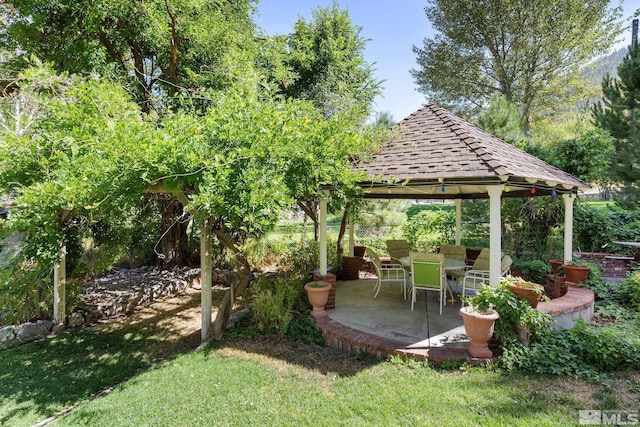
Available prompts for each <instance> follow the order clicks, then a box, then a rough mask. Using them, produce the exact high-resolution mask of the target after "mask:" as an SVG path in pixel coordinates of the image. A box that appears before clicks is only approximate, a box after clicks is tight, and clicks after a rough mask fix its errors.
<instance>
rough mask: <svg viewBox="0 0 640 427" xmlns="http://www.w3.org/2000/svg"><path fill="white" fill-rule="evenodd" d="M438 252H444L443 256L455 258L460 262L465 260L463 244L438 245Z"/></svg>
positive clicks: (465, 254) (465, 249) (465, 248)
mask: <svg viewBox="0 0 640 427" xmlns="http://www.w3.org/2000/svg"><path fill="white" fill-rule="evenodd" d="M440 253H441V254H444V256H445V258H449V259H456V260H458V261H462V262H465V261H466V260H467V247H466V246H463V245H450V244H444V245H440Z"/></svg>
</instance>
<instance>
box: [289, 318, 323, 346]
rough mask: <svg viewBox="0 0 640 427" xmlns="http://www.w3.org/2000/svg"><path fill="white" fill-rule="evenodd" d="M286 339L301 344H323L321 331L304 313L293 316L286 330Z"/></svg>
mask: <svg viewBox="0 0 640 427" xmlns="http://www.w3.org/2000/svg"><path fill="white" fill-rule="evenodd" d="M287 337H288V338H289V339H290V340H291V341H295V342H297V343H301V344H318V345H322V344H324V336H323V335H322V330H321V329H320V328H318V327H317V326H316V322H315V321H313V320H311V318H310V317H309V316H308V315H307V314H306V313H304V314H297V315H294V316H293V318H292V319H291V323H290V324H289V329H288V330H287Z"/></svg>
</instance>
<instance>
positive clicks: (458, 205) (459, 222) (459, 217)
mask: <svg viewBox="0 0 640 427" xmlns="http://www.w3.org/2000/svg"><path fill="white" fill-rule="evenodd" d="M455 204H456V245H459V244H460V235H461V231H462V200H461V199H456V200H455Z"/></svg>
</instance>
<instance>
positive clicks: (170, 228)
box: [158, 198, 190, 268]
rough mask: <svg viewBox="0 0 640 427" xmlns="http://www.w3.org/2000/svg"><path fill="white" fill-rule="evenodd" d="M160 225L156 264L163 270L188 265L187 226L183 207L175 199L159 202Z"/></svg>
mask: <svg viewBox="0 0 640 427" xmlns="http://www.w3.org/2000/svg"><path fill="white" fill-rule="evenodd" d="M160 205H161V207H162V223H161V225H160V226H161V232H162V236H161V238H160V256H159V260H158V263H159V265H160V266H161V267H163V268H171V267H176V266H185V265H190V258H189V250H188V247H187V226H188V225H189V222H188V221H187V218H186V216H185V215H184V206H182V203H180V202H179V201H177V200H175V199H173V198H172V199H168V200H163V199H161V200H160Z"/></svg>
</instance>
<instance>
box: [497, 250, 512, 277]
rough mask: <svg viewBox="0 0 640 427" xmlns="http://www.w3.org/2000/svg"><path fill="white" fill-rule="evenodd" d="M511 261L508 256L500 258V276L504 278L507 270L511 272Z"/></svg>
mask: <svg viewBox="0 0 640 427" xmlns="http://www.w3.org/2000/svg"><path fill="white" fill-rule="evenodd" d="M512 263H513V260H512V259H511V257H510V256H509V255H505V256H503V257H502V261H501V262H500V275H501V276H506V275H507V273H508V272H509V270H511V264H512Z"/></svg>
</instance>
